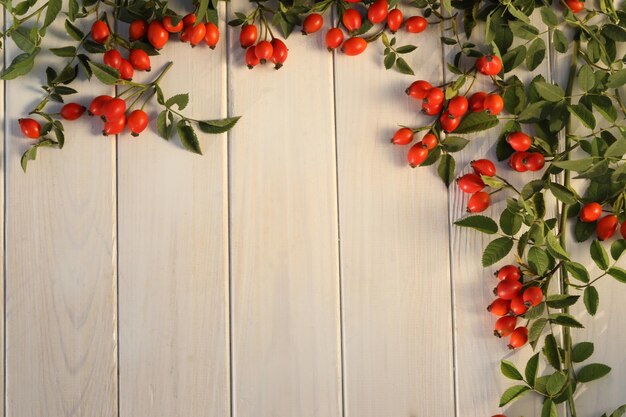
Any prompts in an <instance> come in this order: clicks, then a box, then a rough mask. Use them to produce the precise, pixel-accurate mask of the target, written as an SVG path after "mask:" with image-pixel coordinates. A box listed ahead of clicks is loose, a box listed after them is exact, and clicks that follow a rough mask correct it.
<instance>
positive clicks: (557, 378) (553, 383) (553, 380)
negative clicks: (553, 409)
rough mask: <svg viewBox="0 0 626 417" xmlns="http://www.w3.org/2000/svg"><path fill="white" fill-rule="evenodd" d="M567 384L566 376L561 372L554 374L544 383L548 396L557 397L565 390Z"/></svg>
mask: <svg viewBox="0 0 626 417" xmlns="http://www.w3.org/2000/svg"><path fill="white" fill-rule="evenodd" d="M566 383H567V376H566V375H565V374H563V373H561V372H555V373H553V374H552V375H550V377H549V378H548V382H547V383H546V391H547V392H548V395H551V396H554V395H557V394H558V393H559V392H561V390H562V389H563V388H565V384H566Z"/></svg>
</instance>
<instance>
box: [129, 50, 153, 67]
mask: <svg viewBox="0 0 626 417" xmlns="http://www.w3.org/2000/svg"><path fill="white" fill-rule="evenodd" d="M128 61H129V62H130V65H132V66H133V68H134V69H136V70H138V71H150V57H149V56H148V53H147V52H146V51H144V50H143V49H131V50H130V54H128Z"/></svg>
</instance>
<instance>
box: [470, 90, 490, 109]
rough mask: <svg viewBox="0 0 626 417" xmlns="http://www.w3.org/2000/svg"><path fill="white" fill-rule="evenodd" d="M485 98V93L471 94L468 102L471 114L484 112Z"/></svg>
mask: <svg viewBox="0 0 626 417" xmlns="http://www.w3.org/2000/svg"><path fill="white" fill-rule="evenodd" d="M485 97H487V93H483V92H482V91H480V92H478V93H474V94H472V95H471V96H470V98H469V100H468V101H469V109H470V111H471V112H473V113H477V112H481V111H484V110H485Z"/></svg>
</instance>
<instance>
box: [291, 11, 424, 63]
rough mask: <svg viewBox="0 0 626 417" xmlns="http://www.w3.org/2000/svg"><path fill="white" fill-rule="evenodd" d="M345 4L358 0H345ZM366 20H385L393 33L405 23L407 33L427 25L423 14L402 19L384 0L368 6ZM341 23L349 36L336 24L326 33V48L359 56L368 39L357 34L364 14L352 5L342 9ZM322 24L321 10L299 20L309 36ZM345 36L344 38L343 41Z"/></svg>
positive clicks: (378, 21)
mask: <svg viewBox="0 0 626 417" xmlns="http://www.w3.org/2000/svg"><path fill="white" fill-rule="evenodd" d="M346 2H347V3H360V0H346ZM366 15H367V20H369V21H370V22H371V23H372V24H374V25H377V24H379V23H386V26H387V29H389V31H390V32H391V33H396V32H397V31H398V30H399V29H400V28H401V27H402V24H403V23H404V27H405V29H406V30H407V32H409V33H420V32H423V31H424V30H426V28H427V27H428V21H427V20H426V19H425V18H424V17H422V16H411V17H409V18H407V19H406V21H405V20H404V15H403V14H402V11H400V9H392V10H389V3H388V2H387V0H376V1H374V2H373V3H372V4H370V5H369V7H367V11H366ZM341 23H342V24H343V27H344V28H345V29H346V30H347V31H348V34H349V35H350V36H349V37H348V39H345V34H344V32H343V30H341V29H340V28H339V27H333V28H330V29H329V30H328V31H327V32H326V39H325V40H326V47H327V48H328V50H329V51H333V50H335V49H337V48H339V47H341V51H342V52H343V53H345V54H346V55H349V56H354V55H359V54H361V53H362V52H363V51H365V49H366V48H367V44H368V40H367V39H365V38H363V37H360V36H356V35H355V34H356V33H358V32H359V30H361V27H362V25H363V16H362V14H361V12H360V11H359V10H358V9H357V8H356V6H355V7H350V8H347V9H346V10H344V12H343V15H342V16H341ZM323 25H324V17H323V16H322V15H321V14H320V13H311V14H309V15H308V16H307V17H306V18H305V19H304V21H303V22H302V33H303V34H305V35H309V34H311V33H315V32H317V31H319V30H320V29H321V28H322V26H323ZM344 39H345V41H344Z"/></svg>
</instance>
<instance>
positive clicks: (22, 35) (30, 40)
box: [11, 26, 37, 53]
mask: <svg viewBox="0 0 626 417" xmlns="http://www.w3.org/2000/svg"><path fill="white" fill-rule="evenodd" d="M31 33H32V32H31V31H30V30H29V29H28V28H26V27H25V26H18V27H17V29H16V30H14V31H13V33H12V34H11V39H13V42H15V45H17V47H18V48H20V49H21V50H22V51H24V52H26V53H31V52H33V51H34V50H35V48H36V47H37V45H36V44H35V42H36V41H37V36H35V37H33V36H31Z"/></svg>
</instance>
